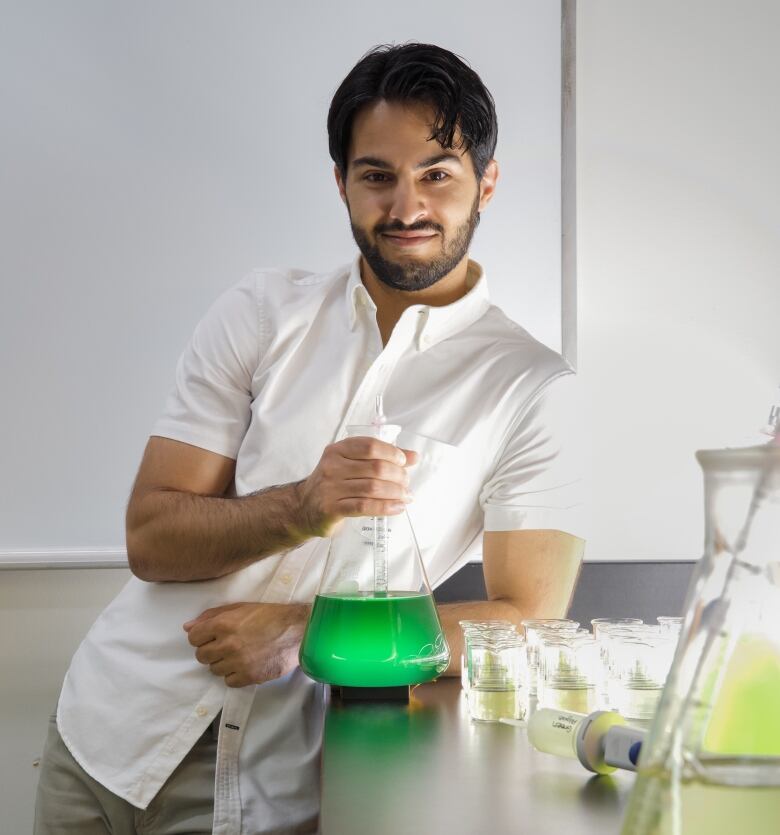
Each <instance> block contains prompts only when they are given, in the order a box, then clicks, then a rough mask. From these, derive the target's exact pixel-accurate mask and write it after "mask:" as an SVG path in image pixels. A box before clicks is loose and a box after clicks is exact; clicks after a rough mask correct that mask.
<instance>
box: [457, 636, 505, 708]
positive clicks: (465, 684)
mask: <svg viewBox="0 0 780 835" xmlns="http://www.w3.org/2000/svg"><path fill="white" fill-rule="evenodd" d="M458 624H459V625H460V628H461V630H462V632H463V652H462V653H461V656H460V683H461V687H462V688H463V690H464V691H465V692H466V693H468V690H469V665H470V658H469V648H470V645H471V640H472V638H473V637H474V636H488V637H494V638H498V637H503V636H507V637H512V636H514V635H517V627H516V626H515V624H514V623H512V622H511V621H508V620H461V621H458Z"/></svg>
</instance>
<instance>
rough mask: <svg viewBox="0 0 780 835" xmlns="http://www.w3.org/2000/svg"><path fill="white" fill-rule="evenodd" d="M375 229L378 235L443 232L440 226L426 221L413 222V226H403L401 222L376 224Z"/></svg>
mask: <svg viewBox="0 0 780 835" xmlns="http://www.w3.org/2000/svg"><path fill="white" fill-rule="evenodd" d="M374 231H375V232H376V233H377V234H378V235H387V234H390V235H392V233H393V232H441V229H440V228H439V227H438V226H431V225H430V224H424V223H413V224H412V225H411V226H402V225H401V224H400V223H391V224H390V225H389V226H376V227H375V228H374Z"/></svg>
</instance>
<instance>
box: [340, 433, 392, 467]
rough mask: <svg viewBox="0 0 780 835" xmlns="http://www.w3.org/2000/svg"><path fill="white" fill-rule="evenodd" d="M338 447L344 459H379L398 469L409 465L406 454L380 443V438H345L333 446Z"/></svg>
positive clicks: (389, 445) (383, 442) (382, 442)
mask: <svg viewBox="0 0 780 835" xmlns="http://www.w3.org/2000/svg"><path fill="white" fill-rule="evenodd" d="M333 446H334V447H338V451H339V453H340V454H341V455H342V456H343V457H344V458H352V459H354V460H365V461H368V460H372V459H379V460H382V461H389V462H390V463H391V464H395V465H396V466H398V467H404V466H406V463H407V458H406V453H405V452H404V450H402V449H399V448H398V447H396V446H393V444H388V443H386V442H385V441H380V440H379V439H378V438H369V437H365V436H359V437H355V438H345V439H344V440H343V441H339V442H338V443H336V444H334V445H333Z"/></svg>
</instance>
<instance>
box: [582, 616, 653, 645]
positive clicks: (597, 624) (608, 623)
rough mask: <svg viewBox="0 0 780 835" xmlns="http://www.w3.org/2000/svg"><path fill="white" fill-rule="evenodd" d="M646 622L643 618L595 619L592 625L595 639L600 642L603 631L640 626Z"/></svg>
mask: <svg viewBox="0 0 780 835" xmlns="http://www.w3.org/2000/svg"><path fill="white" fill-rule="evenodd" d="M643 622H644V621H643V620H642V618H593V620H591V622H590V625H591V627H592V628H593V637H594V638H595V639H596V640H598V639H599V634H600V633H601V630H602V629H614V628H615V627H617V628H620V627H623V626H640V625H641V624H642V623H643Z"/></svg>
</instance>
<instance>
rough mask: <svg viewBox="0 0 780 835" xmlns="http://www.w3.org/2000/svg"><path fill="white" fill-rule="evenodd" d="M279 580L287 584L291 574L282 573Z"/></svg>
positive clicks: (290, 579) (290, 581) (290, 580)
mask: <svg viewBox="0 0 780 835" xmlns="http://www.w3.org/2000/svg"><path fill="white" fill-rule="evenodd" d="M279 582H281V583H284V585H285V586H289V585H290V583H292V574H282V576H281V577H280V578H279Z"/></svg>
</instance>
